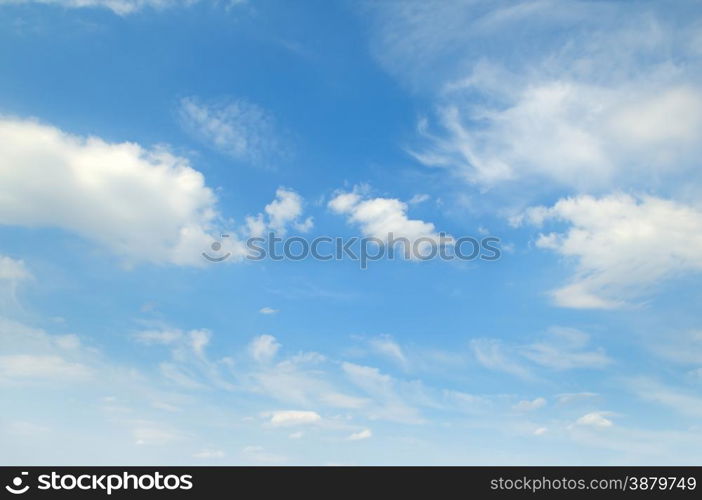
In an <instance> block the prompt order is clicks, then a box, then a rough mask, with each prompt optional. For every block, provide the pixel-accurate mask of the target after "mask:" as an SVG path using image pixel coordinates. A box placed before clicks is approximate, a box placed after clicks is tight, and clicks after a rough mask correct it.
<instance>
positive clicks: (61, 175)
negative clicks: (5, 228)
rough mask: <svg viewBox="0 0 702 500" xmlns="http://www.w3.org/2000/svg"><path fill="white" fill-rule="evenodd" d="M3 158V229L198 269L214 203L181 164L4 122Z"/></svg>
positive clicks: (127, 147) (153, 153) (164, 155)
mask: <svg viewBox="0 0 702 500" xmlns="http://www.w3.org/2000/svg"><path fill="white" fill-rule="evenodd" d="M0 157H2V158H3V162H2V164H1V165H0V224H4V225H15V226H29V227H58V228H61V229H64V230H67V231H70V232H73V233H77V234H79V235H81V236H83V237H84V238H86V239H88V240H92V241H95V242H97V243H99V244H100V245H102V246H104V247H106V248H107V249H109V250H110V251H112V252H113V253H115V254H117V255H118V256H120V257H122V258H123V259H124V260H125V261H128V262H155V263H172V264H177V265H198V264H201V263H202V257H201V255H200V252H201V251H202V249H203V248H207V245H208V244H209V243H210V242H211V238H210V236H209V234H208V233H209V232H210V231H212V229H213V226H214V224H215V220H216V218H217V210H216V207H215V204H216V197H215V195H214V193H213V192H212V190H211V189H210V188H209V187H207V185H206V184H205V178H204V176H203V175H202V174H201V173H200V172H198V171H197V170H195V169H194V168H192V167H191V166H190V165H189V163H188V161H187V160H186V159H184V158H181V157H178V156H174V155H173V154H171V153H169V152H168V151H166V150H162V149H146V148H144V147H142V146H140V145H139V144H136V143H130V142H124V143H110V142H107V141H104V140H102V139H100V138H98V137H81V136H77V135H73V134H70V133H67V132H64V131H63V130H60V129H58V128H56V127H53V126H51V125H45V124H42V123H39V122H37V121H34V120H22V119H15V118H8V117H4V118H0ZM28 199H31V200H32V203H27V202H26V200H28Z"/></svg>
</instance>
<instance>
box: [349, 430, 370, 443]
mask: <svg viewBox="0 0 702 500" xmlns="http://www.w3.org/2000/svg"><path fill="white" fill-rule="evenodd" d="M371 437H373V432H372V431H371V430H370V429H363V430H360V431H358V432H354V433H353V434H351V435H350V436H349V437H348V438H347V439H348V440H349V441H361V440H363V439H369V438H371Z"/></svg>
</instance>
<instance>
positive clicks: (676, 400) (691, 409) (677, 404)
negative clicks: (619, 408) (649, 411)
mask: <svg viewBox="0 0 702 500" xmlns="http://www.w3.org/2000/svg"><path fill="white" fill-rule="evenodd" d="M628 386H629V388H630V389H631V390H632V391H633V392H634V393H635V394H636V395H637V396H638V397H640V398H641V399H644V400H646V401H651V402H653V403H657V404H659V405H663V406H666V407H668V408H670V409H671V410H674V411H675V412H677V413H680V414H682V415H688V416H691V417H694V418H702V397H700V395H699V392H697V391H689V390H684V389H679V388H675V387H670V386H668V385H666V384H663V383H661V382H659V381H658V380H655V379H653V378H651V377H638V378H635V379H633V380H630V381H628Z"/></svg>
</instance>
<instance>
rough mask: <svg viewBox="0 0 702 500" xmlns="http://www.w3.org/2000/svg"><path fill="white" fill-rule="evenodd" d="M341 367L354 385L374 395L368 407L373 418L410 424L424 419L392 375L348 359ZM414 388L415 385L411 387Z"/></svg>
mask: <svg viewBox="0 0 702 500" xmlns="http://www.w3.org/2000/svg"><path fill="white" fill-rule="evenodd" d="M341 369H342V370H343V372H344V374H345V375H346V376H347V377H348V379H349V380H350V381H351V382H352V383H353V384H354V385H356V386H358V387H359V388H361V389H362V390H363V391H365V392H366V393H367V394H368V395H369V396H371V397H372V406H370V407H367V409H366V411H367V412H368V414H369V415H370V417H371V418H382V419H385V420H390V421H396V422H403V423H409V424H416V423H421V422H422V421H423V420H422V419H421V417H420V416H419V414H418V411H417V408H416V407H415V406H414V405H412V404H410V402H409V401H408V398H407V397H406V396H405V395H403V394H402V393H401V390H400V388H399V386H398V383H397V381H396V380H395V379H394V378H393V377H391V376H390V375H386V374H384V373H381V372H380V370H378V369H377V368H374V367H371V366H363V365H357V364H355V363H349V362H346V361H344V362H342V363H341ZM412 388H414V387H410V389H412Z"/></svg>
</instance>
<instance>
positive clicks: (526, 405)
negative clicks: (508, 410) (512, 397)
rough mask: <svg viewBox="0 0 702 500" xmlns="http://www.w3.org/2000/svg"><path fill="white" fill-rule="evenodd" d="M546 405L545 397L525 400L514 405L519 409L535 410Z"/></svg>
mask: <svg viewBox="0 0 702 500" xmlns="http://www.w3.org/2000/svg"><path fill="white" fill-rule="evenodd" d="M544 406H546V400H545V399H544V398H536V399H533V400H531V401H530V400H523V401H520V402H519V403H517V404H516V405H514V406H513V408H514V409H515V410H517V411H533V410H538V409H539V408H543V407H544Z"/></svg>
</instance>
